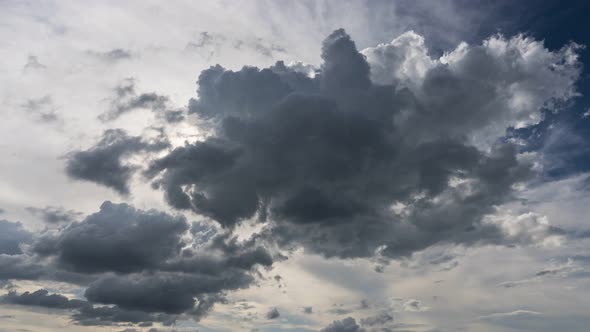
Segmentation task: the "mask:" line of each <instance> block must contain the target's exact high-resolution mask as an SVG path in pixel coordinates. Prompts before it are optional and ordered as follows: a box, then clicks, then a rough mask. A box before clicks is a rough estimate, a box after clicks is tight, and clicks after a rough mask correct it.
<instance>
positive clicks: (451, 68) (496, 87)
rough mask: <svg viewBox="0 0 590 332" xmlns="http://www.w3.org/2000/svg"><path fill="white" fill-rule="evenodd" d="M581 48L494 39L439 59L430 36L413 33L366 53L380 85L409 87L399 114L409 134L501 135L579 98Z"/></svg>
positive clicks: (491, 137) (482, 137)
mask: <svg viewBox="0 0 590 332" xmlns="http://www.w3.org/2000/svg"><path fill="white" fill-rule="evenodd" d="M579 48H580V46H579V45H577V44H575V43H571V44H569V45H565V46H564V47H563V48H562V49H560V50H558V51H550V50H548V49H546V48H545V47H544V45H543V42H542V41H536V40H534V39H532V38H530V37H526V36H524V35H517V36H515V37H513V38H509V39H507V38H505V37H503V36H501V35H496V36H493V37H491V38H489V39H487V40H485V41H484V42H483V44H482V45H473V46H471V45H467V44H465V43H462V44H460V45H459V46H458V47H457V48H456V49H455V50H453V51H451V52H449V53H447V54H444V55H443V56H442V57H440V58H438V59H433V58H431V57H430V56H429V55H428V49H427V48H426V46H425V43H424V39H423V38H422V37H421V36H419V35H417V34H416V33H414V32H407V33H405V34H403V35H401V36H400V37H397V38H395V39H393V40H392V41H391V42H390V43H387V44H380V45H378V46H377V47H374V48H367V49H365V50H363V54H365V55H366V56H367V60H368V61H369V63H370V65H371V78H372V80H373V81H374V82H375V83H376V84H381V85H388V84H393V85H394V86H395V87H396V88H397V89H403V88H408V89H409V90H410V91H411V92H412V94H413V96H414V98H415V99H414V100H413V103H414V104H413V105H411V106H409V107H406V109H405V110H402V111H401V112H400V114H399V115H398V116H397V117H396V120H397V121H399V122H402V123H403V124H402V125H401V126H400V127H404V128H406V129H408V132H407V133H408V134H410V135H411V133H413V132H415V133H419V135H418V136H417V137H416V139H421V138H422V135H423V134H424V131H425V129H427V128H428V130H430V134H431V135H434V136H446V135H448V134H455V135H457V134H459V135H461V134H462V135H466V136H468V137H471V138H472V139H475V140H480V141H486V140H494V139H496V138H497V137H498V136H501V135H503V134H504V132H505V130H506V128H508V127H516V128H521V127H525V126H529V125H532V124H536V123H538V122H539V121H540V120H541V119H542V110H543V109H544V108H548V109H550V110H553V111H555V110H557V107H558V105H559V104H562V103H564V102H567V101H569V100H570V99H571V98H573V97H575V96H576V95H577V93H576V90H575V83H576V81H577V79H578V77H579V75H580V73H581V64H580V62H579V61H578V53H577V51H578V50H579Z"/></svg>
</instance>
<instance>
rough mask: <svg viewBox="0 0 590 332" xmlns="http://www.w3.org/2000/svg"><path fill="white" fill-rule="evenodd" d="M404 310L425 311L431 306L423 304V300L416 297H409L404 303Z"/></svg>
mask: <svg viewBox="0 0 590 332" xmlns="http://www.w3.org/2000/svg"><path fill="white" fill-rule="evenodd" d="M403 308H404V311H410V312H423V311H428V310H430V307H427V306H425V305H424V304H422V301H420V300H416V299H409V300H407V301H406V302H404V304H403Z"/></svg>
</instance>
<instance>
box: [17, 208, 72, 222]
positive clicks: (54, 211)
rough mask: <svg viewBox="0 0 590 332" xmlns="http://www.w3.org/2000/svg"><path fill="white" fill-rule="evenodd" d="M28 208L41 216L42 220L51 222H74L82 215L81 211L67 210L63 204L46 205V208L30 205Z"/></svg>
mask: <svg viewBox="0 0 590 332" xmlns="http://www.w3.org/2000/svg"><path fill="white" fill-rule="evenodd" d="M26 210H27V211H28V212H30V213H32V214H33V215H36V216H39V217H41V220H43V221H44V222H46V223H49V224H58V223H72V222H74V221H76V220H77V219H78V218H80V216H82V213H81V212H78V211H74V210H66V209H64V208H63V207H61V206H46V207H44V208H38V207H33V206H29V207H27V208H26Z"/></svg>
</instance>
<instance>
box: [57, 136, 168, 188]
mask: <svg viewBox="0 0 590 332" xmlns="http://www.w3.org/2000/svg"><path fill="white" fill-rule="evenodd" d="M169 146H170V143H169V142H168V140H167V139H166V138H165V137H162V136H159V137H157V138H156V139H153V140H149V139H145V138H143V137H140V136H129V135H127V132H125V131H124V130H122V129H108V130H106V131H105V132H104V133H103V135H102V137H101V138H100V139H99V141H98V142H97V143H96V145H94V146H92V147H90V148H89V149H87V150H80V151H73V152H70V153H69V154H68V155H67V157H66V158H67V159H66V173H67V174H68V175H69V176H70V177H71V178H73V179H78V180H85V181H90V182H94V183H97V184H100V185H103V186H106V187H108V188H111V189H113V190H115V191H116V192H118V193H119V194H121V195H127V194H129V181H130V180H131V177H132V175H133V174H134V173H135V171H136V170H137V168H138V167H137V166H133V165H128V164H126V163H125V159H126V158H129V157H131V156H133V155H137V154H140V153H144V152H156V151H161V150H163V149H166V148H168V147H169Z"/></svg>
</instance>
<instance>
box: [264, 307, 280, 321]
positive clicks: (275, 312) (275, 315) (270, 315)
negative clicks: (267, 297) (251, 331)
mask: <svg viewBox="0 0 590 332" xmlns="http://www.w3.org/2000/svg"><path fill="white" fill-rule="evenodd" d="M279 316H281V313H279V310H278V309H277V308H272V309H270V310H269V311H268V312H267V313H266V318H267V319H275V318H279Z"/></svg>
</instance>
